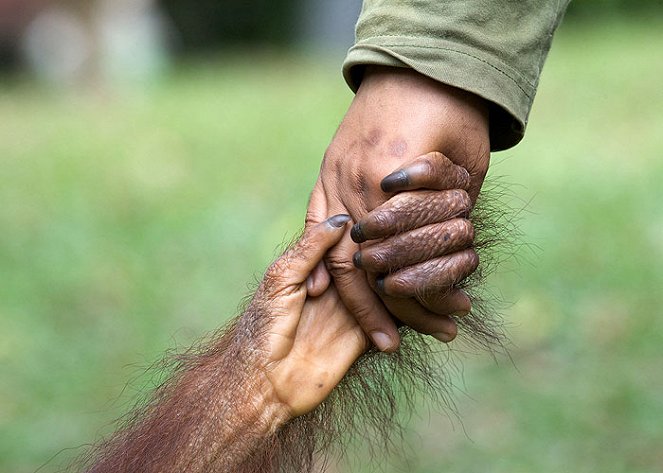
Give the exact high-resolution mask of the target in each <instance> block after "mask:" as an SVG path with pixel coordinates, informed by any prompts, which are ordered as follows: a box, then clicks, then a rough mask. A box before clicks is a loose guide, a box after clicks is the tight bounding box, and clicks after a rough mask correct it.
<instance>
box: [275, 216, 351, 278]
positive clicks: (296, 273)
mask: <svg viewBox="0 0 663 473" xmlns="http://www.w3.org/2000/svg"><path fill="white" fill-rule="evenodd" d="M349 221H350V216H349V215H335V216H333V217H330V218H328V219H327V220H325V221H324V222H322V223H319V224H317V225H314V226H312V227H309V228H308V229H307V230H306V231H305V232H304V235H302V237H301V238H300V239H299V240H298V241H297V243H295V244H294V246H293V247H292V248H290V249H289V250H288V251H286V252H285V253H284V254H283V255H282V256H281V257H280V258H279V259H277V260H276V261H275V262H274V263H273V264H272V265H271V266H270V267H269V269H268V270H267V273H266V274H265V279H266V280H267V281H269V282H270V283H271V284H272V285H273V286H274V289H275V290H279V289H283V288H285V287H287V286H290V285H294V284H301V283H303V282H304V281H305V280H306V279H307V277H308V276H309V275H310V274H311V272H312V271H313V270H314V269H315V268H316V266H317V265H318V263H319V262H320V261H321V260H322V257H323V256H324V255H325V253H326V252H327V250H329V248H331V247H332V246H334V245H335V244H336V243H338V242H339V240H340V239H341V238H342V237H343V234H344V233H345V226H346V224H347V223H348V222H349Z"/></svg>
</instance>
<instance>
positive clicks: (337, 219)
mask: <svg viewBox="0 0 663 473" xmlns="http://www.w3.org/2000/svg"><path fill="white" fill-rule="evenodd" d="M349 221H350V216H349V215H346V214H340V215H334V216H333V217H329V218H328V219H327V223H328V224H329V225H330V226H332V227H334V228H342V227H344V226H345V224H346V223H348V222H349Z"/></svg>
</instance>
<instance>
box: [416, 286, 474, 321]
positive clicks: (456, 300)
mask: <svg viewBox="0 0 663 473" xmlns="http://www.w3.org/2000/svg"><path fill="white" fill-rule="evenodd" d="M416 300H417V301H418V302H419V303H420V304H421V305H422V306H424V307H425V308H426V309H428V310H429V311H431V312H434V313H436V314H440V315H449V316H451V317H465V316H466V315H467V314H469V313H470V311H471V310H472V301H471V300H470V297H469V296H468V295H467V294H466V293H465V291H463V290H462V289H456V288H452V289H449V291H448V292H439V293H430V294H426V295H421V296H417V297H416Z"/></svg>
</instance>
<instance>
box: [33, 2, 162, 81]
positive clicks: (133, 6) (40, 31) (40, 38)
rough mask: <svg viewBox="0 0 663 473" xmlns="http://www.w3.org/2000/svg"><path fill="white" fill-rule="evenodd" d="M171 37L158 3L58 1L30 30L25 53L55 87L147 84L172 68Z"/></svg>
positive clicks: (38, 71) (36, 70)
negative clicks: (166, 68) (90, 84)
mask: <svg viewBox="0 0 663 473" xmlns="http://www.w3.org/2000/svg"><path fill="white" fill-rule="evenodd" d="M169 33H170V30H169V23H168V21H167V19H166V18H165V16H164V15H163V14H162V13H161V11H160V10H159V8H158V6H157V4H156V2H155V1H154V0H98V1H94V0H88V1H85V0H78V1H76V0H53V1H51V2H50V4H49V5H48V6H47V7H46V8H44V9H43V10H41V11H40V12H39V13H38V14H37V15H36V17H35V18H34V19H33V21H32V22H31V23H30V25H29V26H28V27H27V29H26V30H25V33H24V35H23V38H22V44H23V48H22V49H23V53H24V55H25V59H26V62H27V64H28V65H29V66H30V67H31V68H32V69H33V70H34V71H35V73H36V74H37V75H38V76H39V77H40V78H42V79H45V80H47V81H49V82H52V83H56V84H65V85H76V84H81V83H95V84H99V83H105V84H107V83H109V82H110V83H114V84H116V83H118V82H119V83H126V82H129V83H134V82H145V81H149V80H152V79H154V78H156V77H158V76H159V74H160V73H161V72H163V70H164V69H165V67H166V66H167V64H168V58H169V54H168V35H169Z"/></svg>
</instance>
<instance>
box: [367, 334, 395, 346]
mask: <svg viewBox="0 0 663 473" xmlns="http://www.w3.org/2000/svg"><path fill="white" fill-rule="evenodd" d="M371 339H372V340H373V343H375V346H376V347H378V350H380V351H388V350H390V349H392V348H393V346H394V344H393V343H392V341H391V337H390V336H389V335H387V334H386V333H383V332H372V333H371Z"/></svg>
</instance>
